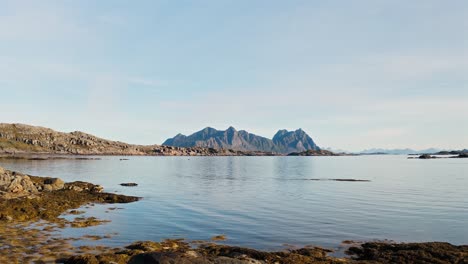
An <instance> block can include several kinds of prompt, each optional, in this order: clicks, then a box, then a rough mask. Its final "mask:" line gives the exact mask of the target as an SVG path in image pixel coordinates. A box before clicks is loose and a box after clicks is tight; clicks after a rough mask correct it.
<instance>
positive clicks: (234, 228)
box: [0, 156, 468, 250]
mask: <svg viewBox="0 0 468 264" xmlns="http://www.w3.org/2000/svg"><path fill="white" fill-rule="evenodd" d="M121 158H122V157H102V160H46V161H28V160H2V159H0V166H2V167H5V168H7V169H11V170H17V171H20V172H24V173H27V174H32V175H38V176H53V177H60V178H62V179H64V180H66V181H75V180H81V181H89V182H93V183H96V184H101V185H103V186H104V187H105V189H106V191H109V192H119V193H124V194H128V195H136V196H141V197H143V198H144V199H143V200H141V201H139V202H136V203H131V204H124V205H120V204H117V205H96V206H92V207H90V208H89V209H87V215H90V216H96V217H98V218H101V219H109V220H112V222H111V223H108V224H105V225H102V226H96V227H89V228H86V229H67V230H64V231H63V235H64V236H82V235H84V234H92V235H105V234H110V233H115V232H117V233H118V235H115V236H114V237H113V238H111V239H104V240H102V241H99V243H104V244H107V245H111V246H122V245H125V244H129V243H131V242H133V241H135V240H161V239H164V238H187V239H191V240H199V239H200V240H207V239H209V238H210V237H212V236H214V235H219V234H225V235H227V237H228V240H227V241H226V243H228V244H232V245H242V246H247V247H254V248H258V249H266V250H273V249H279V248H282V247H284V244H289V245H295V246H304V245H310V244H313V245H320V246H325V247H337V246H338V245H339V244H340V242H341V241H343V240H373V239H380V240H381V239H391V240H396V241H402V242H404V241H415V242H417V241H447V242H450V243H453V244H468V225H467V223H468V159H437V160H411V159H410V160H409V159H407V158H406V156H356V157H128V159H129V160H126V161H121V160H120V159H121ZM317 178H319V179H328V178H340V179H341V178H349V179H351V178H353V179H363V180H370V182H335V181H313V180H309V179H317ZM122 182H136V183H138V184H139V185H138V186H137V187H122V186H120V185H119V184H120V183H122ZM111 207H119V208H123V209H119V210H108V208H111Z"/></svg>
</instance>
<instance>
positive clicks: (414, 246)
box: [347, 242, 468, 264]
mask: <svg viewBox="0 0 468 264" xmlns="http://www.w3.org/2000/svg"><path fill="white" fill-rule="evenodd" d="M347 253H348V254H350V255H354V259H355V260H359V261H369V262H370V263H408V264H411V263H438V264H449V263H468V246H454V245H451V244H449V243H441V242H429V243H407V244H406V243H401V244H396V243H379V242H373V243H364V244H362V245H361V246H360V247H351V248H349V250H348V252H347Z"/></svg>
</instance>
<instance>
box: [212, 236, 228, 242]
mask: <svg viewBox="0 0 468 264" xmlns="http://www.w3.org/2000/svg"><path fill="white" fill-rule="evenodd" d="M226 239H227V237H226V235H218V236H214V237H212V238H211V241H225V240H226Z"/></svg>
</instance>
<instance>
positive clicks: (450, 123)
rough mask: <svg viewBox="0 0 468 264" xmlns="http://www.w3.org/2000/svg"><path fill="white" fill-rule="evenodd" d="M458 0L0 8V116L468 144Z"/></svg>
mask: <svg viewBox="0 0 468 264" xmlns="http://www.w3.org/2000/svg"><path fill="white" fill-rule="evenodd" d="M466 14H468V1H466V0H451V1H442V0H437V1H435V0H412V1H407V0H353V1H342V0H326V1H325V0H323V1H310V0H306V1H297V0H288V1H276V0H209V1H208V0H192V1H185V0H178V1H172V0H166V1H162V0H149V1H144V0H140V1H130V0H128V1H121V0H112V1H111V0H102V1H95V0H80V1H74V0H61V1H49V0H41V1H37V0H35V1H23V0H13V1H5V0H0V100H1V103H0V122H4V123H26V124H31V125H39V126H45V127H50V128H53V129H55V130H59V131H63V132H71V131H75V130H80V131H85V132H88V133H91V134H94V135H97V136H100V137H104V138H108V139H113V140H120V141H125V142H129V143H135V144H161V143H162V142H163V141H164V140H165V139H167V138H169V137H172V136H175V135H176V134H178V133H182V134H191V133H193V132H195V131H198V130H200V129H202V128H204V127H206V126H211V127H214V128H217V129H226V128H227V127H229V126H234V127H235V128H237V129H239V130H241V129H244V130H247V131H249V132H252V133H255V134H258V135H262V136H265V137H268V138H272V137H273V135H274V134H275V133H276V131H277V130H279V129H289V130H292V129H297V128H302V129H303V130H305V131H306V132H307V133H308V134H309V135H310V136H311V137H312V138H313V139H314V140H315V141H316V143H317V144H318V145H319V146H321V147H331V148H335V149H344V150H350V151H358V150H362V149H366V148H372V147H380V148H406V147H408V148H414V149H423V148H429V147H437V148H444V149H461V148H468V16H467V15H466Z"/></svg>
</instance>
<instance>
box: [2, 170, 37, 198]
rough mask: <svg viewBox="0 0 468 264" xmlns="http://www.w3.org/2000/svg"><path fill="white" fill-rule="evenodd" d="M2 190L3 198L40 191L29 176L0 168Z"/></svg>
mask: <svg viewBox="0 0 468 264" xmlns="http://www.w3.org/2000/svg"><path fill="white" fill-rule="evenodd" d="M0 191H1V192H2V194H3V195H2V197H3V198H13V197H20V196H26V195H29V194H34V193H37V192H38V190H37V188H36V186H35V185H34V183H33V182H32V181H31V178H29V176H27V175H22V174H16V173H14V172H9V171H6V170H4V169H2V168H0Z"/></svg>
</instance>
